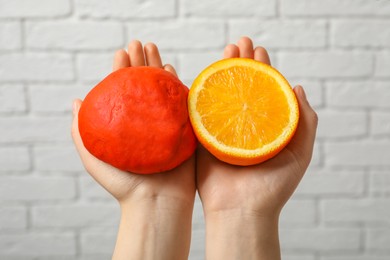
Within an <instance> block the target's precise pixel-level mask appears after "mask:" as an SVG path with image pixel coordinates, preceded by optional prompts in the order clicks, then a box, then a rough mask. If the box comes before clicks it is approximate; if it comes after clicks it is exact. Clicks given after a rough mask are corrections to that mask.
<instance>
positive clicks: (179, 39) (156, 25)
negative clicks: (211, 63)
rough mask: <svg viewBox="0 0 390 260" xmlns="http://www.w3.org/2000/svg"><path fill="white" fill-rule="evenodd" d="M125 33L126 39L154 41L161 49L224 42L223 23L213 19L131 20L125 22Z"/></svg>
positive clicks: (197, 47)
mask: <svg viewBox="0 0 390 260" xmlns="http://www.w3.org/2000/svg"><path fill="white" fill-rule="evenodd" d="M140 28H142V30H140ZM178 32H191V33H189V34H186V33H178ZM127 35H129V36H130V37H131V38H130V39H128V41H130V40H131V39H139V40H141V41H142V42H154V43H156V44H157V46H159V48H160V49H163V50H183V49H184V50H188V49H213V48H221V47H223V46H224V43H225V42H224V38H225V29H224V24H223V23H222V22H215V21H207V22H205V21H158V22H154V21H153V22H152V21H147V22H142V23H140V22H131V23H128V24H127ZM172 39H174V40H172Z"/></svg>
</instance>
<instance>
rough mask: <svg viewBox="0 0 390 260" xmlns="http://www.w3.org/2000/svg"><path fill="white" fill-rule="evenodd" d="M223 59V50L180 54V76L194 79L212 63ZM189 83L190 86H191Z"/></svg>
mask: <svg viewBox="0 0 390 260" xmlns="http://www.w3.org/2000/svg"><path fill="white" fill-rule="evenodd" d="M220 59H222V53H221V52H199V53H186V54H181V55H179V64H180V71H179V74H180V78H181V79H184V80H188V81H190V82H191V83H190V84H192V81H193V80H194V79H195V78H196V77H197V76H198V75H199V74H200V73H201V72H202V70H204V69H205V68H206V67H207V66H209V65H210V64H212V63H214V62H216V61H218V60H220ZM190 86H191V85H189V86H188V87H190Z"/></svg>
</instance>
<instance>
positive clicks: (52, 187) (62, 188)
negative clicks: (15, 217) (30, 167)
mask: <svg viewBox="0 0 390 260" xmlns="http://www.w3.org/2000/svg"><path fill="white" fill-rule="evenodd" d="M75 186H76V185H75V182H74V180H73V178H70V177H35V176H24V177H2V178H1V182H0V199H1V200H2V201H17V200H22V201H36V200H44V201H48V200H58V199H73V198H75V196H76V187H75Z"/></svg>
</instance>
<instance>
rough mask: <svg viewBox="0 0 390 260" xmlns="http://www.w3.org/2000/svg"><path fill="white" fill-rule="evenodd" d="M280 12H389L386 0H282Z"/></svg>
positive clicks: (326, 13) (311, 14)
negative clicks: (371, 0) (318, 1)
mask: <svg viewBox="0 0 390 260" xmlns="http://www.w3.org/2000/svg"><path fill="white" fill-rule="evenodd" d="M280 6H281V13H282V14H283V15H289V16H290V15H292V16H315V17H318V16H340V15H348V16H362V15H365V16H366V15H367V16H374V15H386V16H388V15H389V13H390V3H389V1H387V0H377V1H373V2H370V1H366V0H327V1H321V2H320V3H317V2H316V1H311V0H295V1H290V0H282V1H281V4H280Z"/></svg>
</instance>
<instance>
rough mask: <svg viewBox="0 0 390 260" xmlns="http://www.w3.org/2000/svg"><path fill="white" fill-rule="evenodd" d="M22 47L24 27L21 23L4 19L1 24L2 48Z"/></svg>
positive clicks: (13, 48)
mask: <svg viewBox="0 0 390 260" xmlns="http://www.w3.org/2000/svg"><path fill="white" fill-rule="evenodd" d="M0 10H1V9H0ZM0 13H1V11H0ZM21 47H22V29H21V25H20V23H19V22H4V21H2V23H1V24H0V50H18V49H20V48H21Z"/></svg>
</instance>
